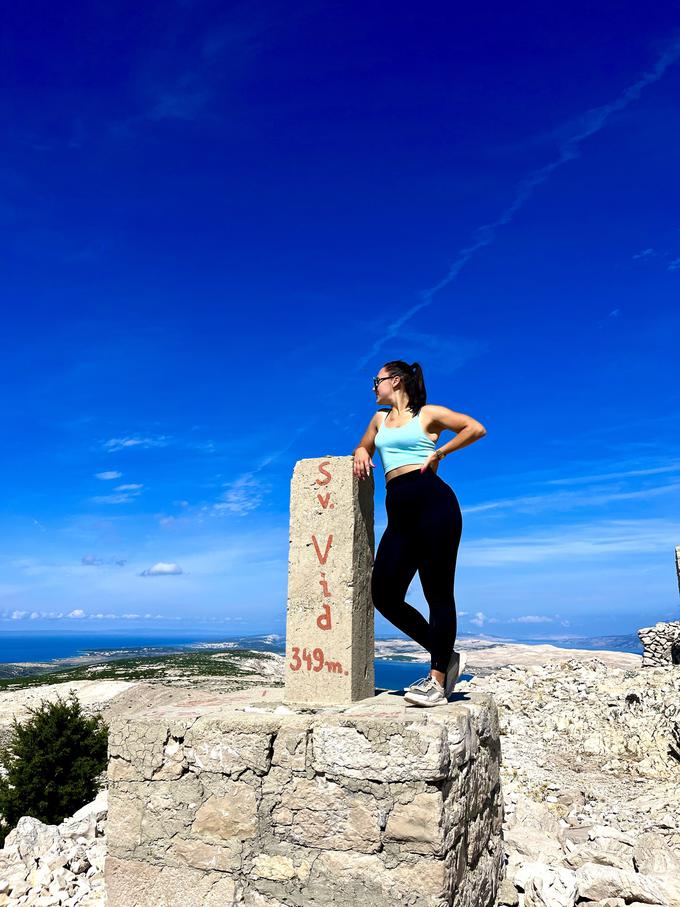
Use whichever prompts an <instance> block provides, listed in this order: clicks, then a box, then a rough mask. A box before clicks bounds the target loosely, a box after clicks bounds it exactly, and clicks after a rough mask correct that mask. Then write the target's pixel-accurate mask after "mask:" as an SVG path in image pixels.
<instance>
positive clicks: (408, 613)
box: [371, 467, 463, 671]
mask: <svg viewBox="0 0 680 907" xmlns="http://www.w3.org/2000/svg"><path fill="white" fill-rule="evenodd" d="M385 510H386V511H387V528H386V529H385V532H384V533H383V536H382V538H381V539H380V544H379V545H378V551H377V553H376V556H375V563H374V564H373V574H372V576H371V594H372V596H373V604H374V605H375V607H376V609H377V610H378V611H379V612H380V613H381V614H382V615H383V617H386V618H387V620H389V621H390V623H393V624H394V625H395V627H398V628H399V629H400V630H401V631H402V632H403V633H405V634H406V635H407V636H410V637H411V639H414V640H415V641H416V642H417V643H419V644H420V645H421V646H422V647H423V648H424V649H427V651H428V652H429V653H430V655H431V658H432V668H433V669H434V670H435V671H446V667H447V665H448V662H449V658H450V657H451V652H452V651H453V646H454V643H455V641H456V602H455V599H454V597H453V580H454V575H455V572H456V558H457V556H458V545H459V544H460V536H461V532H462V529H463V517H462V514H461V512H460V506H459V504H458V498H457V497H456V495H455V492H454V490H453V489H452V488H451V486H450V485H447V484H446V482H445V481H444V480H443V479H440V478H439V476H438V475H437V474H436V473H434V472H433V471H432V470H431V469H430V468H429V467H428V468H427V469H426V470H425V472H423V473H421V472H420V470H419V469H414V470H412V471H411V472H405V473H402V474H401V475H398V476H395V477H394V478H393V479H390V481H389V482H388V483H387V486H386V489H385ZM416 570H417V571H418V574H419V576H420V582H421V585H422V587H423V593H424V594H425V598H426V600H427V603H428V605H429V607H430V620H429V623H428V621H427V620H426V619H425V618H424V617H423V615H422V614H421V613H420V611H417V610H416V609H415V608H414V607H412V606H411V605H409V604H408V603H407V602H406V601H404V599H405V597H406V592H407V590H408V587H409V585H410V583H411V580H412V579H413V577H414V576H415V574H416Z"/></svg>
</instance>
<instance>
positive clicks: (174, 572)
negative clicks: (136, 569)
mask: <svg viewBox="0 0 680 907" xmlns="http://www.w3.org/2000/svg"><path fill="white" fill-rule="evenodd" d="M182 572H183V570H182V568H181V567H180V566H179V564H164V563H163V562H162V561H159V562H158V563H157V564H154V565H153V567H149V569H148V570H143V571H142V572H141V573H140V574H139V575H140V576H179V575H180V574H181V573H182Z"/></svg>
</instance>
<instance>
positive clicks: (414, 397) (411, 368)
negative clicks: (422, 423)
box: [383, 359, 427, 416]
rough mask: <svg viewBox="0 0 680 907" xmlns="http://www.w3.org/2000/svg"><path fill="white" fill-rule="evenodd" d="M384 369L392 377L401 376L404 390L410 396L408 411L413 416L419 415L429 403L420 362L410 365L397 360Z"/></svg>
mask: <svg viewBox="0 0 680 907" xmlns="http://www.w3.org/2000/svg"><path fill="white" fill-rule="evenodd" d="M383 368H386V369H387V370H388V372H389V374H390V377H395V376H397V375H398V376H399V377H400V378H401V380H402V383H403V385H404V390H405V391H406V394H407V395H408V409H410V410H411V412H412V413H413V415H414V416H415V415H417V413H418V412H419V411H420V408H421V406H425V404H426V403H427V392H426V390H425V379H424V378H423V370H422V368H421V367H420V363H419V362H414V363H413V364H412V365H409V364H408V363H407V362H404V360H403V359H395V360H394V361H392V362H386V363H385V365H384V366H383Z"/></svg>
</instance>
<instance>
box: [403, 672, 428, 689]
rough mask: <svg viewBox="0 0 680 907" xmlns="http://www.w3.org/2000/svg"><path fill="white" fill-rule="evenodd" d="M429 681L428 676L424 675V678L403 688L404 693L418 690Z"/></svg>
mask: <svg viewBox="0 0 680 907" xmlns="http://www.w3.org/2000/svg"><path fill="white" fill-rule="evenodd" d="M429 679H430V675H429V674H426V675H425V676H424V677H421V678H419V679H418V680H414V681H413V683H410V684H409V685H408V686H407V687H404V692H405V693H408V691H409V690H418V689H420V687H422V685H423V684H424V683H426V681H428V680H429Z"/></svg>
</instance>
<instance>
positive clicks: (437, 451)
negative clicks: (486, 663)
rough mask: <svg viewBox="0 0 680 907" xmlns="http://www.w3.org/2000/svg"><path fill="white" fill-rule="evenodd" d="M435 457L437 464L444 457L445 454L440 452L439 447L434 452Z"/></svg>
mask: <svg viewBox="0 0 680 907" xmlns="http://www.w3.org/2000/svg"><path fill="white" fill-rule="evenodd" d="M435 456H436V457H437V459H438V460H439V462H441V461H442V460H443V459H444V457H445V456H446V454H445V453H444V452H443V451H442V449H441V447H440V448H439V450H435Z"/></svg>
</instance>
